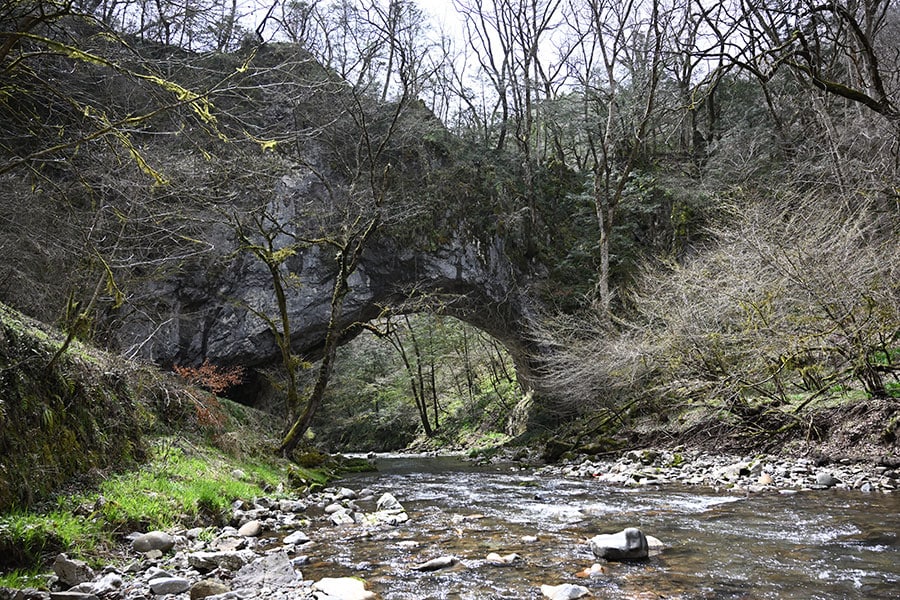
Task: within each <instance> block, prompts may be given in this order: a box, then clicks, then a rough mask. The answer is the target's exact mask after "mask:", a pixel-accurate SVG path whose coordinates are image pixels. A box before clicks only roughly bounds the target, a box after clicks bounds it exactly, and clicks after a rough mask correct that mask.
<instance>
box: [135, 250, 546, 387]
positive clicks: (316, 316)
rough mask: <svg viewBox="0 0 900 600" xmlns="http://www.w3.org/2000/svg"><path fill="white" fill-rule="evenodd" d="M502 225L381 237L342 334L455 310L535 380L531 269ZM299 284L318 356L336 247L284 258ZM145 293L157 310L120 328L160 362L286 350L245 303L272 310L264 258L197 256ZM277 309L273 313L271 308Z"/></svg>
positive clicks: (299, 334)
mask: <svg viewBox="0 0 900 600" xmlns="http://www.w3.org/2000/svg"><path fill="white" fill-rule="evenodd" d="M506 244H507V241H506V240H504V239H503V238H502V237H500V236H498V235H494V236H492V237H490V238H489V239H488V240H487V241H485V240H480V239H475V238H472V237H466V236H465V235H464V234H462V233H459V234H458V235H455V236H453V237H452V239H450V240H449V241H448V242H447V243H445V244H443V245H442V246H440V247H437V248H432V249H429V250H427V251H422V250H418V249H414V248H412V247H411V246H409V245H404V244H402V243H400V242H398V241H397V240H394V239H391V238H390V237H380V238H378V239H376V240H374V241H373V243H372V244H370V246H369V247H368V248H367V249H366V251H365V252H364V254H363V256H362V259H361V261H360V265H359V267H358V269H357V270H356V272H354V274H353V275H352V276H351V278H350V281H349V284H350V293H349V294H348V296H347V298H346V300H345V303H344V311H343V316H342V319H341V322H340V326H341V328H342V330H343V331H345V332H346V333H345V336H344V340H343V341H345V342H346V341H349V340H351V339H352V338H353V337H355V335H356V334H358V333H360V332H361V331H362V330H363V327H362V326H361V325H362V324H363V323H367V322H370V321H372V320H374V319H377V318H378V317H379V316H381V315H382V314H383V313H384V311H385V309H387V310H390V311H392V312H429V311H430V312H436V313H440V314H445V315H449V316H452V317H455V318H457V319H459V320H461V321H464V322H466V323H468V324H470V325H472V326H474V327H476V328H478V329H480V330H482V331H484V332H486V333H487V334H489V335H490V336H492V337H494V338H495V339H497V340H498V341H499V342H500V343H502V344H503V345H504V346H505V347H506V348H507V350H508V351H509V353H510V355H511V357H512V358H513V360H514V362H515V364H516V369H517V373H518V375H519V378H520V380H521V381H522V382H523V383H525V384H526V385H528V382H529V381H531V378H532V375H533V373H532V365H533V364H534V360H533V359H534V353H533V348H534V347H535V342H534V338H533V335H532V334H533V325H534V322H535V321H534V319H535V310H536V300H535V299H534V298H533V297H532V296H531V295H530V294H529V293H528V290H529V286H528V276H527V275H526V274H524V273H522V272H521V271H520V269H518V268H517V267H516V266H515V263H514V261H512V260H511V259H510V258H509V257H508V254H507V247H506ZM286 267H287V268H288V270H289V271H290V272H291V273H292V274H294V275H295V276H296V279H295V280H296V281H297V282H298V285H296V286H294V287H292V288H291V289H290V293H289V295H288V298H287V302H288V309H289V312H290V317H291V328H292V336H291V337H292V346H293V348H294V350H295V351H296V352H297V353H298V354H300V355H302V356H304V357H306V358H308V359H310V360H315V359H316V358H317V357H318V355H319V353H320V351H321V346H322V344H323V340H324V337H325V331H326V329H327V326H328V321H329V316H330V311H329V302H330V298H331V292H332V286H333V282H334V275H335V263H334V258H333V253H330V252H329V251H328V249H327V248H325V247H323V246H311V247H309V248H306V249H304V250H301V251H298V252H297V254H296V255H295V256H293V257H291V258H290V259H289V260H288V261H287V262H286ZM153 285H154V289H153V290H152V291H150V292H147V295H149V296H152V297H154V298H156V299H157V300H156V307H155V310H154V313H155V315H156V317H155V318H153V319H149V318H146V315H147V313H146V311H141V312H137V311H135V312H134V313H132V314H130V315H128V316H127V317H126V318H124V319H123V320H122V321H121V322H122V325H121V326H120V328H119V330H118V332H117V335H118V336H119V338H120V339H121V340H123V341H125V340H141V341H140V343H139V344H137V345H134V346H132V352H133V353H139V354H141V355H142V356H144V357H145V358H149V359H151V360H153V361H154V362H157V363H159V364H163V365H165V364H199V363H200V362H201V361H203V360H205V359H208V360H209V361H210V362H212V363H214V364H219V365H243V366H248V367H259V366H265V365H268V364H274V363H277V362H278V361H279V360H280V356H279V350H278V348H277V346H276V344H275V340H274V337H273V335H272V332H271V331H270V329H269V328H268V326H267V325H266V324H265V323H264V322H263V320H262V319H260V318H259V317H258V316H256V315H255V314H254V313H253V312H252V311H251V310H249V309H248V308H247V306H248V305H253V306H255V307H260V306H269V307H270V310H271V311H274V310H275V308H274V293H273V291H272V280H271V277H270V275H269V273H268V272H266V270H265V268H264V267H263V265H262V264H261V263H259V262H258V261H255V260H254V259H253V258H252V257H250V256H246V255H240V256H237V257H236V258H235V259H233V260H232V262H231V263H230V264H229V265H228V266H227V267H226V268H224V269H222V270H220V271H214V270H210V268H209V265H203V266H199V265H198V266H197V267H195V268H193V269H189V270H186V271H185V272H184V273H182V274H181V275H179V276H177V277H175V278H172V279H170V280H168V281H165V282H162V283H155V284H153ZM271 314H274V312H272V313H271Z"/></svg>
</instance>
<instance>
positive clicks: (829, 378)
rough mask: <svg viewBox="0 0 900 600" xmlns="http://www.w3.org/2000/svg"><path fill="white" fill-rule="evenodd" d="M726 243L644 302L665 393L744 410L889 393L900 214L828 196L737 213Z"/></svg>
mask: <svg viewBox="0 0 900 600" xmlns="http://www.w3.org/2000/svg"><path fill="white" fill-rule="evenodd" d="M734 217H735V222H736V224H735V226H733V227H729V228H727V229H722V230H720V231H717V232H716V239H717V243H716V245H715V246H714V247H712V248H710V249H709V250H708V251H707V252H705V253H703V254H702V255H701V256H700V257H698V258H697V259H695V260H693V261H691V262H690V263H688V264H686V265H683V266H679V265H672V266H670V267H669V270H668V273H666V274H665V276H664V277H660V274H659V273H658V272H655V273H648V275H647V276H646V277H645V278H644V282H643V286H642V288H641V290H640V292H639V293H638V294H637V296H636V299H635V306H636V309H637V311H638V314H639V317H640V322H642V323H643V324H644V326H645V327H646V331H647V336H648V337H647V343H649V344H651V345H652V346H653V347H654V348H655V352H654V356H655V359H656V362H657V365H658V367H659V370H660V373H661V380H660V381H659V382H658V383H659V385H658V388H659V390H660V391H664V392H666V393H669V394H675V395H681V396H688V397H695V398H696V397H698V396H699V397H701V398H706V399H718V400H726V401H730V402H732V403H737V404H742V403H743V402H744V401H746V400H747V399H748V398H760V397H767V398H769V399H771V400H775V401H778V402H786V401H788V397H789V395H790V394H791V393H793V392H813V393H816V392H822V391H825V390H826V389H827V388H828V387H830V386H833V385H845V386H846V385H851V384H852V385H859V386H861V387H862V388H863V389H865V391H866V392H868V393H869V394H871V395H884V394H885V386H884V374H886V373H887V374H890V373H891V372H896V371H895V367H893V366H891V365H890V364H887V365H882V364H880V361H883V360H884V358H885V357H887V358H888V360H889V357H890V354H891V351H892V350H893V345H895V344H897V342H898V332H900V246H898V244H897V239H896V231H897V225H898V222H897V215H892V214H878V213H876V212H874V211H872V210H871V206H870V205H868V204H866V205H865V206H863V207H861V208H857V209H855V210H849V209H847V208H846V207H842V206H840V205H838V203H836V202H835V203H834V205H830V204H829V203H828V202H827V201H825V200H822V199H811V198H802V199H793V200H785V201H770V202H760V203H757V204H754V205H752V206H750V207H747V208H744V209H742V210H741V211H740V212H736V213H735V215H734Z"/></svg>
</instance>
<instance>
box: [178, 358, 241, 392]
mask: <svg viewBox="0 0 900 600" xmlns="http://www.w3.org/2000/svg"><path fill="white" fill-rule="evenodd" d="M172 370H174V371H175V373H176V374H177V375H178V376H179V377H181V378H182V379H184V380H185V381H187V382H188V383H191V384H193V385H196V386H199V387H202V388H203V389H204V390H208V391H210V392H212V393H213V394H221V393H222V392H224V391H225V390H227V389H228V388H230V387H233V386H236V385H238V384H239V383H241V381H243V379H244V367H239V366H234V367H217V366H216V365H213V364H210V362H209V359H206V360H204V361H203V364H202V365H200V366H199V367H182V366H180V365H174V366H173V367H172Z"/></svg>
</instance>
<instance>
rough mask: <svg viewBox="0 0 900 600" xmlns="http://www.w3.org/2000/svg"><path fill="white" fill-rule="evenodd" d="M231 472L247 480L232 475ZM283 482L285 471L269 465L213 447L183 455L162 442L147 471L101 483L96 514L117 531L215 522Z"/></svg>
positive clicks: (180, 450)
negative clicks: (227, 454) (238, 472)
mask: <svg viewBox="0 0 900 600" xmlns="http://www.w3.org/2000/svg"><path fill="white" fill-rule="evenodd" d="M235 469H240V470H242V471H243V472H244V473H245V474H246V477H245V478H244V479H235V478H234V477H232V475H231V473H232V471H233V470H235ZM283 479H284V471H283V470H281V469H278V468H276V467H274V466H272V465H266V464H264V463H261V462H248V461H235V460H233V459H226V457H225V456H224V455H222V454H221V453H219V452H217V451H215V450H213V449H212V448H192V449H190V452H185V450H184V449H182V448H180V447H178V446H173V445H172V442H171V440H164V441H163V442H161V443H159V444H158V445H157V447H156V455H155V457H154V460H153V461H152V462H151V463H150V464H149V465H148V466H147V467H146V468H144V469H142V470H141V471H138V472H132V473H126V474H123V475H120V476H118V477H114V478H112V479H108V480H107V481H105V482H103V484H102V485H101V486H100V493H101V494H102V495H103V497H104V498H105V499H106V503H105V504H104V506H103V507H102V509H101V512H102V516H103V518H104V520H105V521H106V522H107V523H109V524H111V525H113V526H114V527H115V528H117V529H127V528H138V527H140V528H144V529H166V528H170V527H173V526H175V525H176V524H179V523H180V524H194V523H200V522H204V521H209V520H212V521H214V522H219V521H220V520H221V518H223V517H224V516H225V514H226V513H227V511H228V509H229V507H230V506H231V503H232V502H234V501H235V500H237V499H250V498H253V497H255V496H262V495H264V494H265V493H266V490H268V489H274V488H275V487H276V486H277V485H278V483H279V482H280V481H282V480H283Z"/></svg>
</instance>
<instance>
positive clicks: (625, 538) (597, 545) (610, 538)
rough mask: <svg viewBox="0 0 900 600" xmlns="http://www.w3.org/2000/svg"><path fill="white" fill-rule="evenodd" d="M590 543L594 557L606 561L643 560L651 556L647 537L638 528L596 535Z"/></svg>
mask: <svg viewBox="0 0 900 600" xmlns="http://www.w3.org/2000/svg"><path fill="white" fill-rule="evenodd" d="M588 543H589V544H590V546H591V552H593V553H594V556H596V557H597V558H605V559H606V560H642V559H645V558H647V557H648V556H649V555H650V549H649V546H648V544H647V537H646V536H645V535H644V533H643V532H642V531H641V530H640V529H638V528H636V527H628V528H627V529H623V530H622V531H620V532H618V533H609V534H604V535H595V536H594V537H592V538H591V539H590V540H589V541H588Z"/></svg>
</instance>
